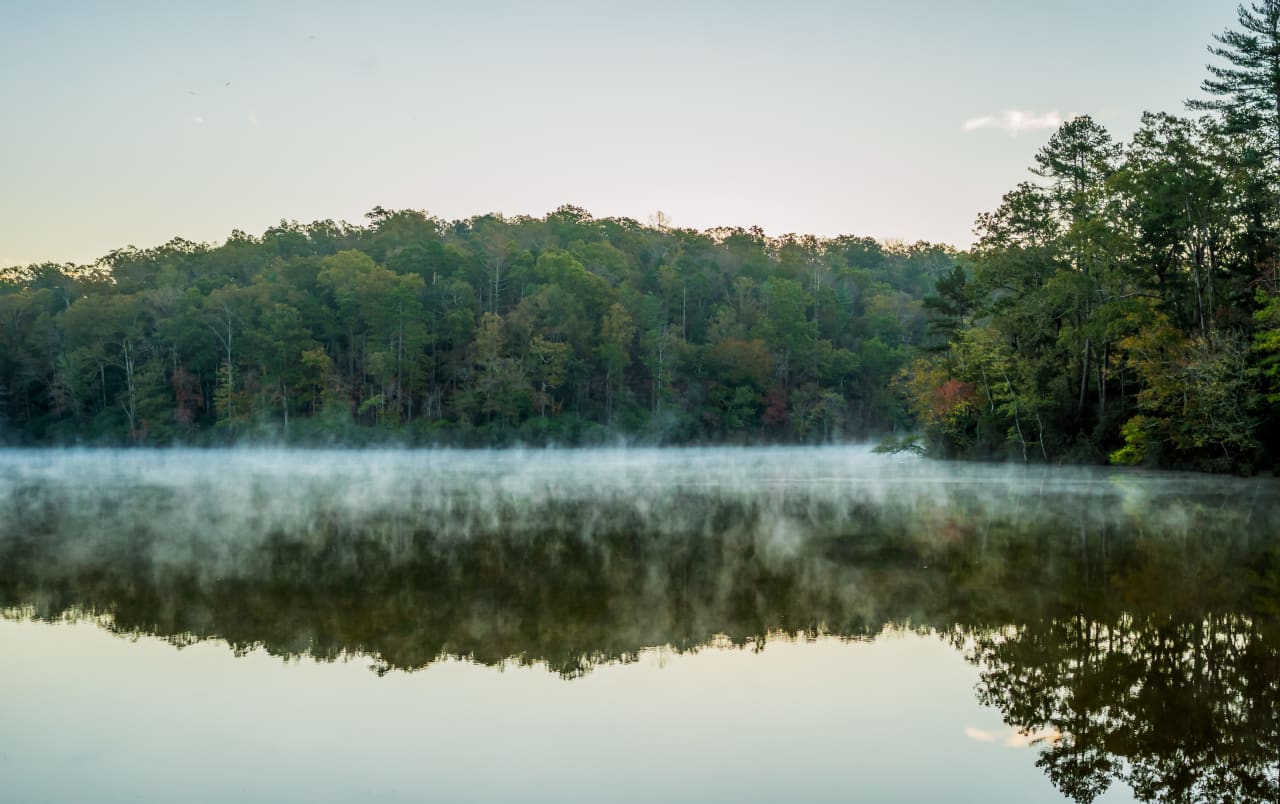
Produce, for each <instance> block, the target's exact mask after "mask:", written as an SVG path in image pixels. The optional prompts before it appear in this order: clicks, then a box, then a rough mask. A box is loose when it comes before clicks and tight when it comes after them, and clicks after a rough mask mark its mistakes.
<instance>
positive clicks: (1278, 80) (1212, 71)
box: [1187, 0, 1280, 168]
mask: <svg viewBox="0 0 1280 804" xmlns="http://www.w3.org/2000/svg"><path fill="white" fill-rule="evenodd" d="M1237 13H1238V16H1239V23H1240V27H1241V28H1242V29H1243V30H1239V31H1232V30H1228V31H1223V32H1222V33H1221V34H1214V37H1213V38H1214V40H1215V41H1216V42H1217V43H1218V44H1217V45H1210V46H1209V52H1210V53H1212V54H1213V55H1215V56H1218V57H1220V58H1223V59H1226V61H1227V62H1228V65H1229V66H1219V65H1214V64H1210V65H1208V70H1209V75H1210V76H1211V77H1210V78H1206V79H1205V80H1204V83H1203V84H1201V89H1202V90H1203V91H1204V92H1205V93H1207V94H1209V95H1212V96H1215V97H1212V98H1210V99H1208V100H1189V101H1187V106H1188V108H1190V109H1194V110H1198V111H1217V112H1222V113H1223V116H1224V117H1225V118H1226V122H1227V123H1228V125H1229V126H1230V127H1231V128H1233V129H1236V130H1240V131H1250V132H1257V133H1258V134H1261V135H1262V136H1264V137H1266V138H1267V139H1268V140H1269V145H1270V150H1271V159H1272V160H1273V165H1272V167H1273V168H1275V167H1280V0H1262V2H1261V3H1254V4H1252V5H1251V6H1249V7H1245V6H1244V5H1241V6H1240V7H1239V9H1238V10H1237Z"/></svg>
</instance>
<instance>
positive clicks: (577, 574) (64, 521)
mask: <svg viewBox="0 0 1280 804" xmlns="http://www.w3.org/2000/svg"><path fill="white" fill-rule="evenodd" d="M1278 492H1280V484H1277V483H1276V482H1275V481H1274V480H1271V479H1248V480H1244V479H1236V478H1222V477H1211V476H1203V475H1192V474H1168V473H1158V474H1157V473H1146V472H1142V471H1133V470H1102V469H1087V468H1077V469H1063V468H1044V467H1033V468H1026V467H1022V466H1008V465H982V464H976V465H975V464H949V463H940V462H932V461H925V460H922V459H918V458H915V457H888V456H880V455H874V454H872V453H871V452H870V451H868V450H866V449H861V448H821V449H812V448H794V449H735V448H722V449H679V450H675V449H653V450H594V451H593V450H584V451H575V450H570V451H527V452H519V451H498V452H476V451H392V450H388V451H358V452H355V451H291V450H230V451H216V450H214V451H206V450H198V451H197V450H193V451H186V450H172V451H145V450H122V451H111V450H84V451H77V450H72V451H6V452H0V609H2V610H3V611H4V615H5V617H6V618H7V619H8V620H10V621H13V622H18V623H28V624H33V625H34V623H39V622H60V621H66V620H68V619H71V620H87V621H89V622H92V623H96V624H97V626H99V627H101V628H103V629H106V630H108V631H110V632H112V633H117V634H125V635H130V636H136V635H154V636H157V637H159V638H161V639H163V640H166V641H169V642H171V643H173V644H175V645H179V646H184V645H191V644H194V643H198V642H202V641H206V640H209V641H216V642H225V643H226V644H228V645H230V646H231V647H232V648H233V649H234V651H235V652H236V653H237V654H245V653H250V652H265V653H267V654H269V655H274V656H281V657H289V658H301V659H305V660H310V659H316V660H321V661H326V660H334V659H351V658H358V659H360V660H361V661H362V662H364V663H366V664H368V665H371V666H372V667H373V669H374V670H376V671H377V672H378V673H379V674H388V673H390V674H393V675H395V674H399V673H400V671H418V670H422V669H423V668H428V667H434V666H437V665H440V666H444V665H447V664H448V663H450V662H452V661H454V660H457V659H463V660H467V661H470V662H474V663H477V664H480V665H493V666H498V667H515V666H521V665H530V666H532V667H533V668H535V672H539V673H543V674H546V673H547V672H550V673H552V674H555V675H558V676H561V677H563V678H565V679H570V680H573V681H572V682H571V683H574V684H581V683H585V679H586V678H589V677H592V676H594V675H595V674H597V673H600V672H606V671H605V670H603V669H602V666H625V665H628V664H630V663H633V662H636V661H637V660H641V659H643V657H645V656H647V655H652V651H654V650H662V651H668V652H670V653H672V654H673V655H681V654H700V653H704V652H707V651H713V652H714V651H720V650H724V649H731V648H734V647H746V648H751V649H752V650H754V651H760V650H762V649H763V647H764V646H766V645H768V644H774V643H778V642H780V641H781V642H783V643H785V642H787V641H789V640H796V639H799V640H800V641H801V642H804V641H811V640H817V641H818V642H819V643H825V642H829V641H832V640H835V641H850V642H860V643H862V642H868V641H869V642H872V643H874V644H880V643H881V642H882V641H883V640H884V638H885V636H886V635H887V634H904V633H905V634H917V635H921V636H923V637H926V638H928V639H932V640H936V641H937V642H939V643H941V644H945V645H948V646H951V649H954V650H955V651H958V652H959V655H961V656H963V658H964V660H965V661H966V662H968V663H969V665H971V666H972V667H974V668H976V670H977V672H978V679H979V682H978V686H977V688H976V690H975V692H976V699H977V700H978V701H980V702H982V703H983V704H985V705H987V706H991V707H994V709H995V710H997V711H998V712H999V713H1000V715H1001V717H1002V718H1003V719H1004V720H1005V722H1006V723H1007V724H1009V726H1010V727H1012V728H1013V729H1014V731H1013V732H1011V734H1014V735H1015V737H1016V735H1017V734H1028V735H1039V736H1038V737H1035V738H1034V739H1035V740H1036V742H1035V748H1036V750H1037V751H1038V753H1037V754H1036V755H1035V756H1037V757H1038V759H1037V760H1035V762H1036V763H1037V764H1038V765H1039V766H1040V768H1041V769H1042V770H1043V771H1044V773H1045V775H1046V776H1047V777H1048V780H1049V781H1050V782H1052V784H1053V786H1054V787H1055V788H1056V789H1057V790H1058V791H1060V792H1061V793H1063V794H1066V795H1068V796H1071V797H1073V798H1076V799H1077V800H1082V801H1084V800H1092V799H1093V797H1095V796H1097V795H1099V794H1100V793H1102V792H1103V791H1105V790H1107V789H1109V788H1110V786H1111V784H1112V782H1113V781H1117V780H1118V781H1123V782H1124V783H1126V784H1127V785H1129V786H1131V787H1132V788H1133V789H1134V791H1135V792H1136V793H1137V794H1138V795H1140V796H1148V797H1150V796H1155V797H1177V796H1185V795H1192V796H1194V797H1210V798H1213V797H1218V796H1219V795H1220V794H1226V793H1231V794H1232V796H1234V797H1235V798H1242V799H1244V800H1250V799H1256V800H1265V799H1266V798H1267V796H1274V794H1275V792H1276V789H1277V787H1276V785H1277V777H1276V775H1275V770H1276V767H1275V764H1274V760H1275V758H1276V757H1278V756H1280V729H1278V728H1277V726H1276V724H1277V723H1280V719H1278V718H1280V688H1278V685H1280V680H1278V679H1280V623H1278V622H1277V620H1278V617H1280V605H1278V604H1280V493H1278ZM743 655H744V659H743V660H744V661H750V660H751V655H750V653H744V654H743ZM797 661H799V660H797ZM904 671H906V668H904ZM917 671H918V668H913V669H911V672H917ZM1186 724H1191V725H1190V726H1188V725H1186ZM975 733H978V734H986V733H987V732H984V731H981V730H978V731H977V732H975ZM974 739H982V738H974ZM1017 739H1022V740H1023V742H1024V743H1028V742H1031V741H1032V739H1033V738H1032V737H1026V738H1025V739H1024V738H1017ZM1174 757H1178V758H1179V759H1178V760H1177V762H1174V761H1173V758H1174ZM1267 757H1270V758H1271V759H1270V760H1269V759H1267ZM1028 761H1029V762H1030V761H1031V760H1028ZM1171 763H1173V764H1171ZM1229 797H1231V796H1229Z"/></svg>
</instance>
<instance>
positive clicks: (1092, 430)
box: [0, 0, 1280, 472]
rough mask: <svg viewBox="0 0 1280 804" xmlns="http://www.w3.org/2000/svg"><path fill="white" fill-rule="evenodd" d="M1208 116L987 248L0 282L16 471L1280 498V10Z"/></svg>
mask: <svg viewBox="0 0 1280 804" xmlns="http://www.w3.org/2000/svg"><path fill="white" fill-rule="evenodd" d="M1237 22H1238V29H1230V30H1227V31H1225V32H1223V33H1222V34H1219V35H1217V36H1215V37H1214V42H1215V44H1214V45H1212V46H1211V47H1210V52H1211V54H1212V55H1213V57H1214V58H1215V59H1216V63H1215V64H1211V65H1210V66H1209V68H1208V70H1209V77H1208V78H1207V79H1206V80H1205V82H1204V85H1203V87H1202V89H1203V90H1204V94H1205V96H1206V97H1207V98H1208V99H1207V100H1200V101H1194V102H1188V112H1190V113H1192V114H1194V116H1186V117H1182V116H1178V115H1175V114H1171V113H1148V114H1145V115H1144V116H1143V117H1142V119H1141V122H1140V125H1139V126H1138V127H1137V130H1136V131H1135V133H1134V134H1133V136H1132V138H1131V140H1130V141H1129V142H1127V143H1122V142H1117V141H1116V140H1114V139H1113V138H1112V136H1111V135H1110V134H1109V132H1108V131H1107V130H1106V129H1105V128H1104V127H1103V126H1102V125H1100V124H1099V123H1098V122H1096V121H1095V120H1093V119H1092V118H1090V117H1088V116H1080V117H1076V118H1074V119H1071V120H1069V121H1067V122H1065V123H1064V124H1063V125H1062V126H1061V128H1060V129H1059V130H1058V131H1057V132H1056V133H1054V134H1053V135H1052V137H1050V138H1049V140H1048V142H1047V143H1046V144H1045V145H1044V146H1043V148H1042V149H1041V150H1040V151H1039V153H1038V154H1037V155H1036V157H1035V161H1034V164H1033V165H1032V166H1030V170H1031V178H1029V179H1028V180H1027V181H1025V182H1023V183H1020V184H1019V185H1018V186H1017V187H1015V188H1013V189H1012V190H1011V191H1009V192H1008V193H1007V194H1006V195H1005V196H1004V198H1003V200H1002V201H1001V203H1000V205H999V207H998V208H997V209H995V210H994V211H991V212H989V213H985V214H983V215H981V216H980V217H979V218H978V220H977V223H976V228H975V235H976V237H977V240H976V242H975V244H974V245H973V246H972V248H971V249H969V250H968V251H965V252H958V251H956V250H955V249H953V248H950V247H947V246H944V245H936V244H930V243H916V244H911V245H907V244H897V243H884V242H880V241H877V240H875V239H872V238H869V237H854V236H842V237H835V238H819V237H814V236H804V235H786V236H781V237H768V236H766V235H765V234H764V232H763V231H762V230H760V229H759V228H754V227H753V228H719V229H711V230H707V231H702V232H699V231H694V230H691V229H682V228H677V227H673V226H671V225H670V222H669V221H667V220H666V218H665V216H663V215H662V214H661V213H658V214H656V215H655V216H654V217H653V218H652V219H651V220H650V221H649V222H648V223H647V224H644V223H640V222H638V221H635V220H631V219H627V218H595V217H593V216H592V215H591V214H590V213H589V212H587V211H586V210H583V209H581V208H578V207H574V206H563V207H561V208H559V209H557V210H555V211H554V212H551V213H549V214H547V215H545V216H543V217H531V216H514V217H506V216H503V215H501V214H489V215H482V216H477V217H473V218H469V219H466V220H453V221H446V220H442V219H439V218H436V217H433V216H431V215H429V214H427V213H425V212H420V211H414V210H386V209H383V208H381V207H377V208H375V209H374V210H373V211H371V212H370V213H369V214H368V215H367V216H366V221H365V223H364V224H363V225H351V224H347V223H340V222H334V221H318V222H315V223H311V224H300V223H297V222H289V221H284V222H281V223H280V224H279V225H278V226H275V227H272V228H270V229H268V230H267V231H265V232H264V233H263V234H262V235H261V236H253V235H249V234H246V233H243V232H239V231H237V232H233V233H232V234H231V236H230V237H229V238H228V239H227V240H226V242H224V243H222V244H220V245H213V244H202V243H193V242H188V241H185V240H181V239H175V240H172V241H170V242H168V243H166V244H164V245H162V246H159V247H154V248H146V249H140V248H135V247H132V246H130V247H126V248H121V249H117V250H115V251H112V252H111V253H109V254H107V255H106V256H104V257H102V258H101V259H100V260H98V261H97V262H96V263H94V264H92V265H69V264H66V265H60V264H38V265H29V266H24V267H20V268H10V269H5V270H3V271H2V272H0V441H3V442H4V443H10V444H25V445H36V444H113V445H116V444H150V445H163V444H190V445H211V444H226V443H260V442H264V441H269V442H277V443H297V444H314V443H322V444H332V443H340V444H352V445H359V444H369V443H402V444H447V445H459V446H490V445H510V444H527V445H565V446H570V445H580V444H599V443H620V442H625V443H649V444H687V443H823V442H830V441H840V440H850V439H865V438H879V437H884V436H889V438H888V441H887V442H886V443H885V447H886V448H887V449H910V450H916V451H923V452H927V453H928V454H931V455H934V456H940V457H963V458H978V459H998V460H1005V459H1008V460H1016V461H1022V462H1033V461H1034V462H1046V463H1059V462H1083V463H1103V462H1108V461H1110V462H1115V463H1126V464H1143V465H1150V466H1164V467H1184V468H1196V469H1206V470H1214V471H1244V472H1249V471H1256V470H1263V469H1273V468H1275V466H1276V464H1275V461H1274V458H1273V456H1274V455H1275V454H1276V447H1277V446H1280V270H1278V263H1277V254H1278V251H1280V236H1278V234H1277V232H1278V231H1280V3H1277V2H1272V1H1270V0H1269V1H1268V2H1265V3H1262V4H1260V5H1254V6H1250V7H1243V6H1242V7H1241V9H1240V12H1239V19H1238V21H1237Z"/></svg>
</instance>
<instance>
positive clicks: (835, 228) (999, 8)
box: [0, 0, 1236, 265]
mask: <svg viewBox="0 0 1280 804" xmlns="http://www.w3.org/2000/svg"><path fill="white" fill-rule="evenodd" d="M1235 6H1236V4H1235V2H1233V1H1232V0H1076V2H1073V3H1043V2H1027V0H973V1H972V2H960V1H959V0H945V1H944V0H917V2H913V3H905V2H904V3H896V2H887V0H880V1H879V2H862V1H861V0H846V2H830V3H824V2H809V3H804V2H793V3H781V2H768V3H756V2H746V1H745V0H738V1H737V2H731V3H711V2H704V3H696V2H690V1H689V0H686V2H685V3H667V2H655V1H652V0H650V1H649V2H643V3H628V4H622V3H605V2H600V1H597V2H591V3H588V2H540V3H533V2H524V3H504V2H469V3H462V2H453V3H428V2H418V3H397V4H393V3H374V2H369V3H364V2H361V3H355V2H347V3H285V2H272V3H261V4H249V3H236V2H218V3H201V4H195V3H176V2H165V3H159V2H157V3H143V2H120V3H71V2H52V1H51V2H41V1H39V0H33V2H23V1H22V0H0V265H6V264H15V263H26V262H33V261H37V260H46V259H49V260H55V261H59V262H61V261H77V262H88V261H92V260H93V259H95V258H96V257H98V256H101V255H102V254H105V253H106V252H108V251H110V250H111V249H113V248H116V247H119V246H123V245H126V244H133V245H137V246H140V247H145V246H152V245H157V244H159V243H162V242H164V241H166V240H168V239H170V238H171V237H174V236H182V237H186V238H188V239H192V240H202V241H219V242H220V241H221V240H223V239H225V237H226V236H227V234H228V233H229V232H230V231H231V230H232V229H234V228H239V229H243V230H245V231H248V232H250V233H253V234H260V233H261V232H262V231H263V229H265V228H267V227H268V226H270V225H272V224H274V223H276V222H278V221H279V220H281V219H293V220H300V221H304V222H306V221H311V220H315V219H320V218H334V219H345V220H350V221H362V220H363V218H362V216H363V214H364V213H365V212H367V211H368V210H369V209H370V208H371V207H373V206H375V205H379V204H380V205H382V206H385V207H388V208H402V207H412V208H415V209H425V210H427V211H428V212H430V213H431V214H434V215H438V216H441V217H444V218H459V217H467V216H470V215H474V214H478V213H483V212H492V211H499V212H503V213H506V214H534V215H542V214H544V213H546V212H547V211H549V210H551V209H554V208H555V207H557V206H559V205H561V204H565V203H572V204H576V205H579V206H582V207H585V208H586V209H587V210H589V211H590V212H592V213H593V214H595V215H597V216H606V215H626V216H630V217H633V218H637V219H639V220H647V219H648V217H649V216H650V215H651V214H652V213H653V212H655V211H656V210H659V209H661V210H663V211H664V212H666V213H667V215H668V216H669V217H670V218H671V219H672V221H673V223H674V224H675V225H677V226H687V227H694V228H699V229H701V228H706V227H709V226H716V225H741V226H750V225H753V224H754V225H760V226H762V227H764V229H765V230H766V231H767V232H769V233H771V234H781V233H784V232H791V231H798V232H807V233H813V234H819V235H834V234H839V233H853V234H865V235H872V236H875V237H881V238H897V239H904V240H917V239H926V240H934V241H945V242H950V243H953V244H957V245H961V246H963V245H967V244H968V243H969V242H970V241H971V239H972V234H971V228H972V225H973V220H974V218H975V217H976V216H977V215H978V213H980V212H982V211H984V210H988V209H991V208H993V207H994V206H996V205H997V204H998V203H999V200H1000V196H1001V195H1002V194H1003V193H1004V192H1005V191H1007V190H1008V189H1010V188H1011V187H1012V186H1013V185H1014V184H1015V183H1016V182H1017V181H1019V180H1021V179H1023V178H1024V177H1025V176H1026V168H1027V166H1028V165H1029V164H1031V160H1032V155H1033V154H1034V153H1035V151H1036V150H1037V149H1038V148H1040V147H1041V146H1042V145H1043V144H1044V142H1045V140H1046V139H1047V137H1048V136H1049V134H1050V133H1051V129H1052V127H1053V126H1054V124H1055V122H1056V120H1057V119H1059V118H1063V117H1067V116H1070V115H1072V114H1079V113H1088V114H1092V115H1093V116H1094V117H1095V118H1096V119H1098V120H1099V121H1100V122H1102V123H1103V124H1104V125H1106V126H1107V127H1108V128H1110V129H1111V131H1112V133H1113V134H1114V135H1115V136H1116V137H1117V138H1120V139H1127V137H1128V136H1129V134H1130V133H1131V132H1132V130H1133V128H1134V127H1135V125H1136V124H1137V122H1138V118H1139V115H1140V113H1141V112H1142V111H1143V110H1144V109H1150V110H1164V111H1175V112H1180V111H1182V101H1183V100H1185V99H1186V98H1187V97H1190V96H1193V95H1196V94H1198V88H1199V84H1200V81H1201V79H1202V78H1203V77H1204V74H1205V72H1204V65H1205V63H1206V61H1208V60H1209V58H1210V57H1209V56H1208V54H1207V53H1206V52H1205V46H1206V45H1207V44H1208V43H1209V42H1210V36H1211V35H1212V34H1213V33H1216V32H1219V31H1221V30H1223V29H1224V28H1228V27H1231V26H1232V25H1233V24H1234V22H1235Z"/></svg>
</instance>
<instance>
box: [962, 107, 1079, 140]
mask: <svg viewBox="0 0 1280 804" xmlns="http://www.w3.org/2000/svg"><path fill="white" fill-rule="evenodd" d="M1062 123H1063V117H1062V114H1061V113H1060V112H1058V110H1057V109H1054V110H1052V111H1048V112H1026V111H1022V110H1020V109H1006V110H1004V111H1003V112H999V113H998V114H989V115H984V116H982V117H971V118H969V119H968V120H966V121H964V126H963V128H964V130H965V131H978V130H980V129H984V128H994V129H996V130H998V131H1008V132H1009V133H1010V134H1019V133H1021V132H1023V131H1040V130H1042V129H1046V128H1057V127H1058V126H1061V125H1062Z"/></svg>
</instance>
